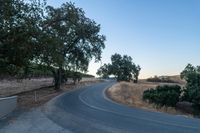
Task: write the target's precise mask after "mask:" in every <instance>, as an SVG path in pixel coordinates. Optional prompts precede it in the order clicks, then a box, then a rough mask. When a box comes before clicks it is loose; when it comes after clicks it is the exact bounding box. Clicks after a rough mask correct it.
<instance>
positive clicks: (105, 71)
mask: <svg viewBox="0 0 200 133" xmlns="http://www.w3.org/2000/svg"><path fill="white" fill-rule="evenodd" d="M140 70H141V68H140V66H139V65H137V66H136V65H135V64H134V63H133V61H132V58H131V57H130V56H127V55H124V56H121V55H120V54H114V55H112V56H111V64H104V65H103V66H102V67H100V68H99V70H98V71H97V75H100V76H103V77H108V76H109V75H114V76H115V77H116V78H117V80H118V81H130V80H134V82H136V83H137V81H138V76H139V72H140Z"/></svg>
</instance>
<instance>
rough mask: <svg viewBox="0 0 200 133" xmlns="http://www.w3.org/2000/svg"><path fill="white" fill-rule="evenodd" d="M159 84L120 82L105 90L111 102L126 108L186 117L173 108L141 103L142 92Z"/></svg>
mask: <svg viewBox="0 0 200 133" xmlns="http://www.w3.org/2000/svg"><path fill="white" fill-rule="evenodd" d="M158 85H162V84H161V83H149V82H144V81H142V82H139V83H138V84H134V83H129V82H120V83H117V84H115V85H113V86H112V87H111V88H109V89H108V90H107V92H106V93H107V95H108V97H109V98H111V99H112V100H114V101H116V102H119V103H122V104H126V105H128V106H132V107H137V108H141V109H145V110H149V111H158V112H165V113H169V114H178V115H188V116H191V115H189V114H186V113H183V112H181V111H178V110H176V109H175V108H173V107H162V108H160V107H157V106H156V105H155V104H150V103H147V102H145V101H143V98H142V97H143V92H144V91H145V90H147V89H149V88H155V87H156V86H158Z"/></svg>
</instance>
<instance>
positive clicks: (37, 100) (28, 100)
mask: <svg viewBox="0 0 200 133" xmlns="http://www.w3.org/2000/svg"><path fill="white" fill-rule="evenodd" d="M98 82H102V81H101V80H92V81H89V80H84V81H82V82H80V83H78V84H76V85H74V84H65V85H63V86H62V87H61V90H60V91H56V90H54V87H43V88H40V89H35V90H31V91H28V92H22V93H19V94H18V107H19V108H22V109H30V108H33V107H39V106H41V105H43V104H45V103H46V102H48V101H49V100H51V99H52V98H54V97H56V96H58V95H59V94H61V93H64V92H67V91H70V90H73V89H75V88H79V87H83V86H88V85H91V84H94V83H98Z"/></svg>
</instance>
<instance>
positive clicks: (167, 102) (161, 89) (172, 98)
mask: <svg viewBox="0 0 200 133" xmlns="http://www.w3.org/2000/svg"><path fill="white" fill-rule="evenodd" d="M180 94H181V87H180V86H178V85H164V86H157V87H156V89H149V90H146V91H144V93H143V99H144V100H148V101H149V102H150V103H155V104H157V105H159V106H171V107H175V106H176V103H177V102H178V101H179V97H180Z"/></svg>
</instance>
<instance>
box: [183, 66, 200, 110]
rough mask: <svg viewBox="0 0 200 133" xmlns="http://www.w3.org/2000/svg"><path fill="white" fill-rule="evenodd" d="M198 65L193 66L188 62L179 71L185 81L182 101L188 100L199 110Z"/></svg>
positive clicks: (199, 79)
mask: <svg viewBox="0 0 200 133" xmlns="http://www.w3.org/2000/svg"><path fill="white" fill-rule="evenodd" d="M199 68H200V67H199V66H197V67H194V66H192V65H191V64H188V65H187V66H186V68H185V69H184V70H183V71H182V72H181V77H182V78H184V79H185V80H186V81H187V84H186V87H185V89H184V93H183V97H182V100H183V101H189V102H192V103H193V104H194V108H195V109H196V110H198V111H200V69H199Z"/></svg>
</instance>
